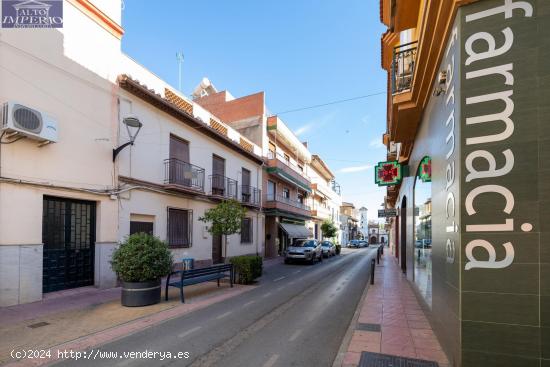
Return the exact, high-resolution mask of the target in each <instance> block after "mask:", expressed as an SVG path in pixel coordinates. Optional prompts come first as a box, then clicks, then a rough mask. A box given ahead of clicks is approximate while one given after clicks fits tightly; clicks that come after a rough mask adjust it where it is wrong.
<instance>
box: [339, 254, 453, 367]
mask: <svg viewBox="0 0 550 367" xmlns="http://www.w3.org/2000/svg"><path fill="white" fill-rule="evenodd" d="M374 279H375V282H374V285H369V288H368V291H367V295H366V297H365V299H364V301H363V303H362V304H361V305H360V306H359V308H360V309H359V310H360V311H359V312H360V313H359V318H358V319H357V321H356V323H355V327H354V329H355V330H353V334H352V335H351V340H350V342H349V345H348V348H347V352H346V354H345V356H344V360H343V363H342V366H345V367H352V366H357V365H358V364H359V360H360V358H361V352H374V353H382V354H387V355H394V356H400V357H408V358H416V359H422V360H428V361H434V362H437V363H438V364H439V366H440V367H449V366H450V364H449V361H448V359H447V357H446V355H445V353H444V352H443V350H442V348H441V345H440V343H439V341H438V340H437V337H436V336H435V334H434V332H433V330H432V328H431V326H430V324H429V322H428V319H427V318H426V315H425V314H424V311H423V310H422V308H421V307H420V304H419V303H418V300H417V299H416V296H415V294H414V291H413V289H412V288H411V287H412V285H411V284H410V283H409V282H408V281H407V280H406V279H405V278H404V276H403V274H402V272H401V269H400V268H399V266H398V264H397V262H396V259H395V257H394V256H391V255H389V254H388V252H387V249H386V255H385V256H382V258H381V260H380V264H379V265H377V266H376V270H375V276H374ZM366 324H370V325H366ZM373 324H374V325H373ZM378 325H379V326H380V331H365V330H364V329H367V328H372V327H375V328H376V327H377V326H378ZM361 329H363V330H361Z"/></svg>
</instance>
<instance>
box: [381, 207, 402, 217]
mask: <svg viewBox="0 0 550 367" xmlns="http://www.w3.org/2000/svg"><path fill="white" fill-rule="evenodd" d="M387 217H397V209H380V210H378V218H387Z"/></svg>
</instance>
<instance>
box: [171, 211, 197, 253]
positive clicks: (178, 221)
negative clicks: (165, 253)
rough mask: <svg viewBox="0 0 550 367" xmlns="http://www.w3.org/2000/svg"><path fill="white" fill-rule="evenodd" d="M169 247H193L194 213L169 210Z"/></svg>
mask: <svg viewBox="0 0 550 367" xmlns="http://www.w3.org/2000/svg"><path fill="white" fill-rule="evenodd" d="M167 237H168V246H170V247H173V248H175V247H191V244H192V238H193V211H192V210H183V209H174V208H168V236H167Z"/></svg>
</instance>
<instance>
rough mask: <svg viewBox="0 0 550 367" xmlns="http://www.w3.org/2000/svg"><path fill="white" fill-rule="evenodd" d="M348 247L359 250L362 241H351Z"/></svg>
mask: <svg viewBox="0 0 550 367" xmlns="http://www.w3.org/2000/svg"><path fill="white" fill-rule="evenodd" d="M348 247H354V248H359V247H361V241H359V240H351V241H349V243H348Z"/></svg>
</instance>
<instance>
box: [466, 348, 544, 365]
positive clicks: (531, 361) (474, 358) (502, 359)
mask: <svg viewBox="0 0 550 367" xmlns="http://www.w3.org/2000/svg"><path fill="white" fill-rule="evenodd" d="M543 366H544V364H543ZM462 367H540V361H539V359H538V358H522V357H517V356H510V355H507V354H493V353H484V352H480V351H469V350H466V351H464V352H463V353H462ZM549 367H550V365H549Z"/></svg>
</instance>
